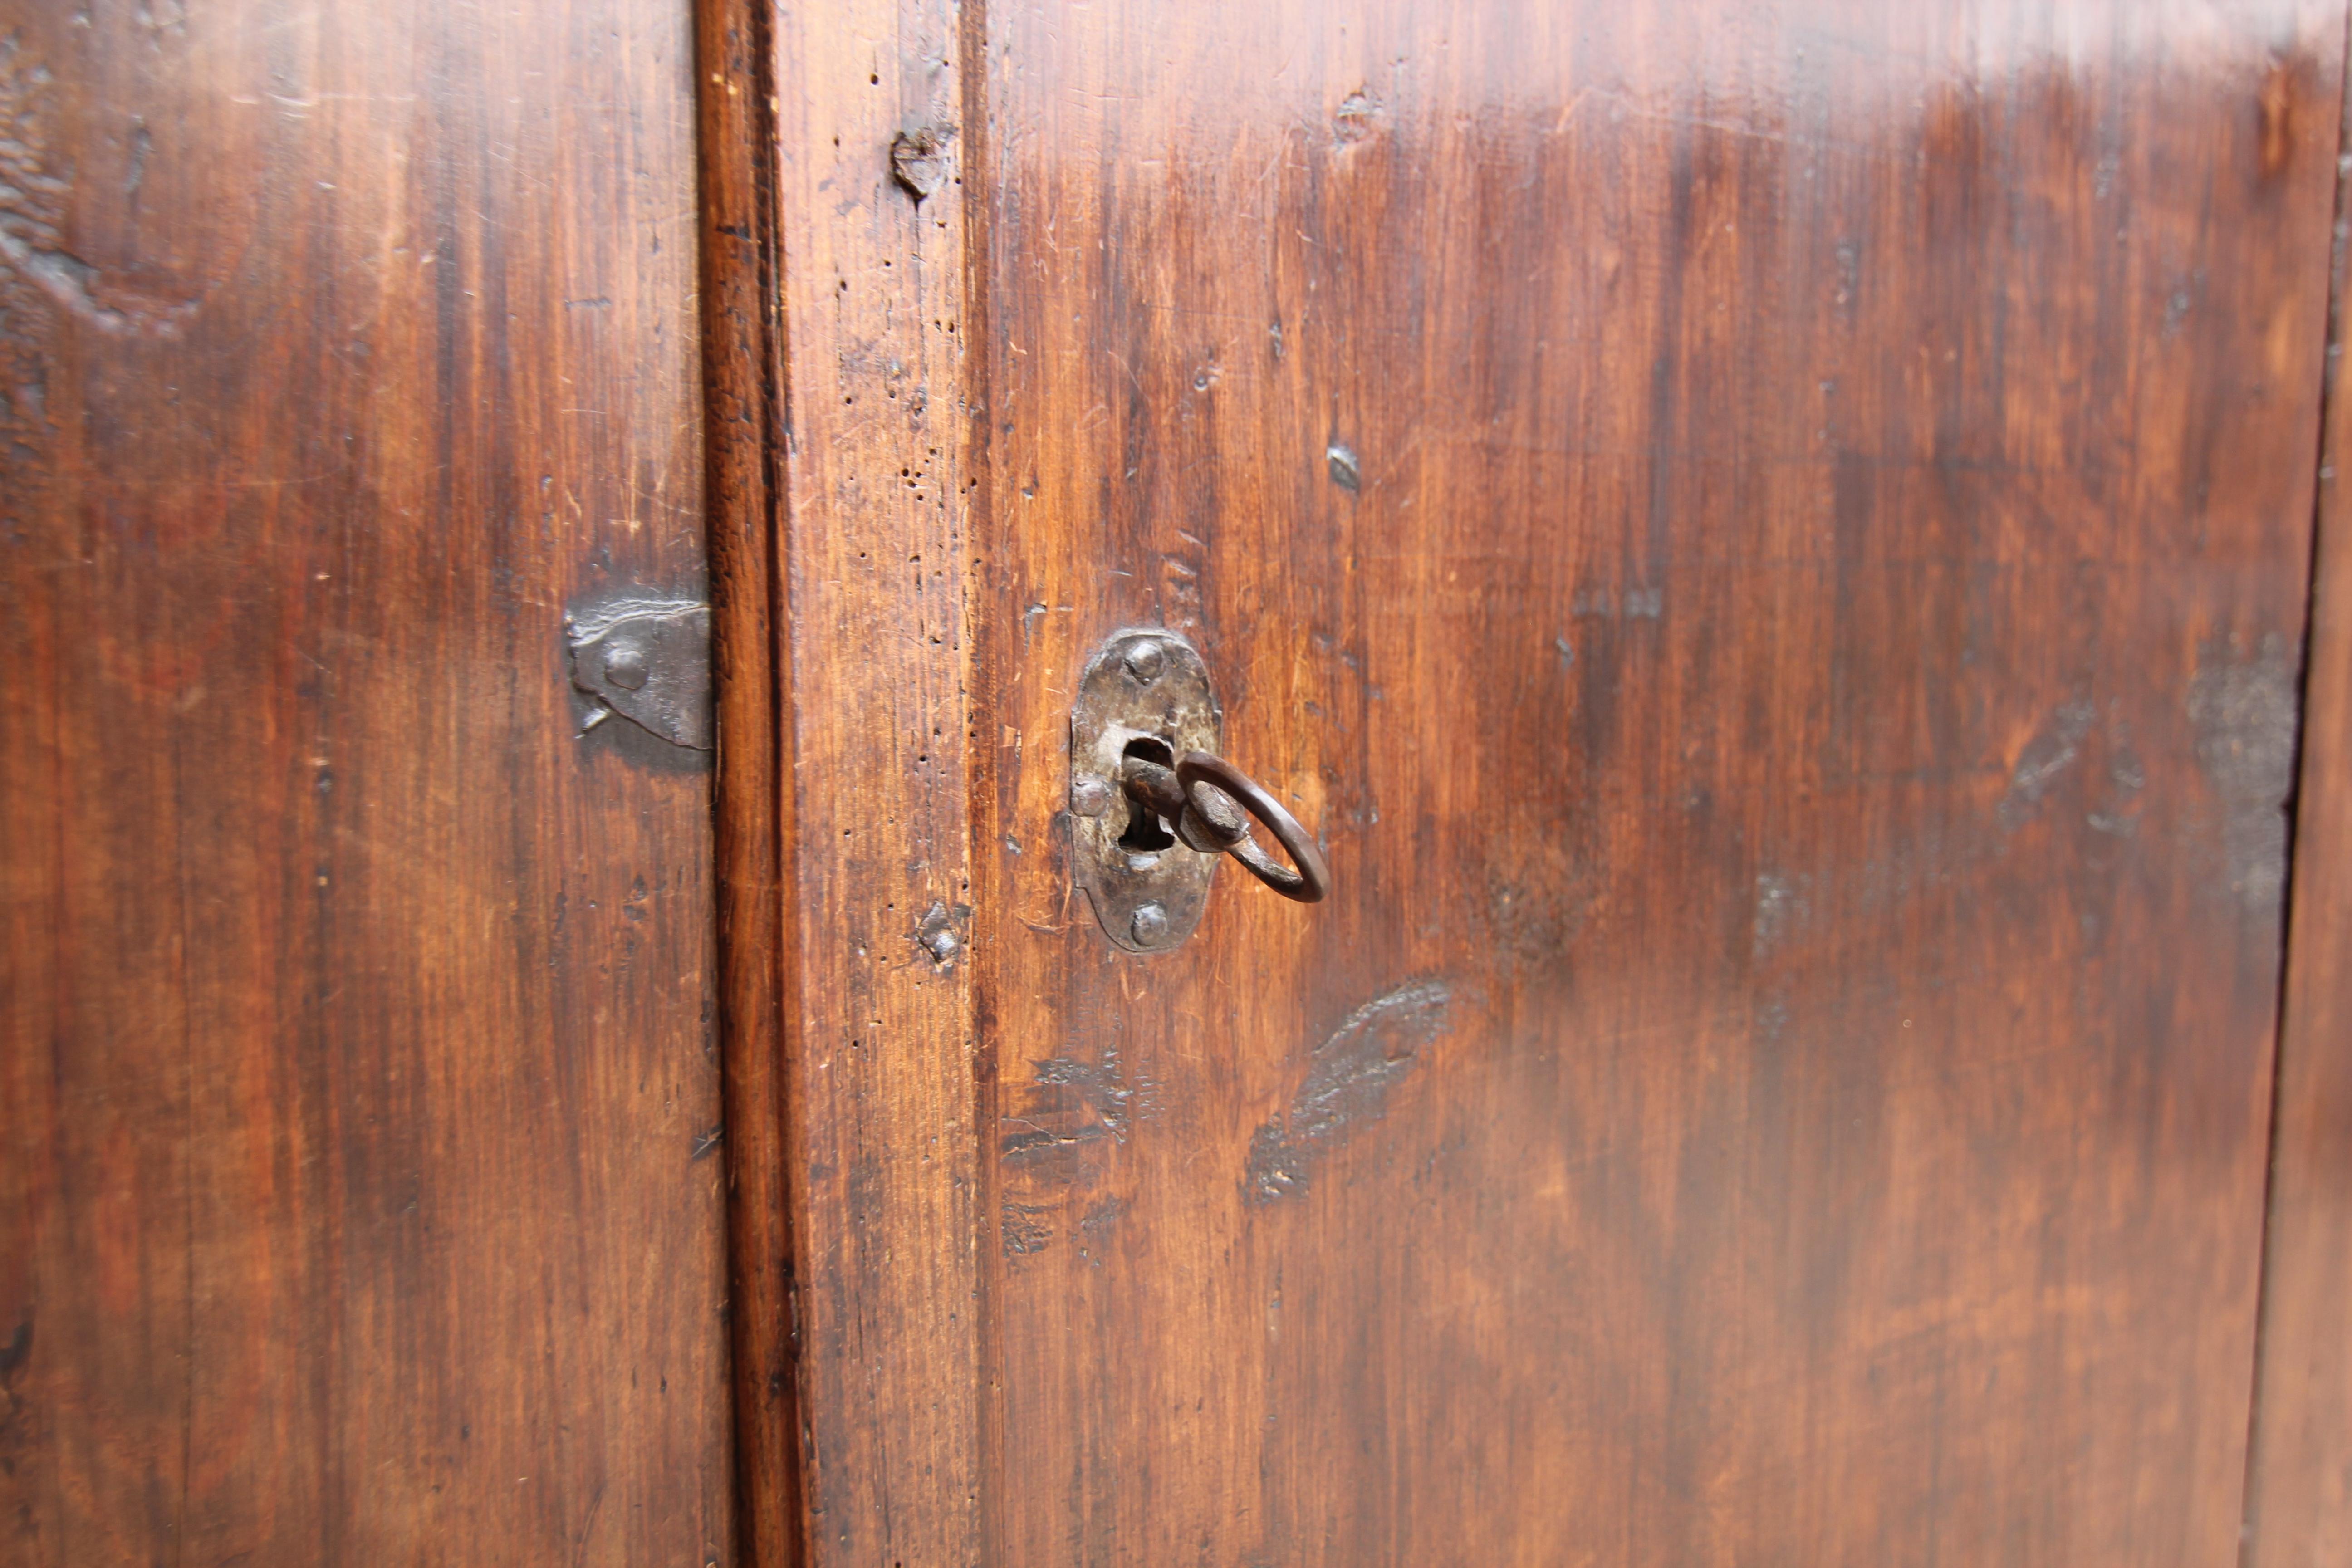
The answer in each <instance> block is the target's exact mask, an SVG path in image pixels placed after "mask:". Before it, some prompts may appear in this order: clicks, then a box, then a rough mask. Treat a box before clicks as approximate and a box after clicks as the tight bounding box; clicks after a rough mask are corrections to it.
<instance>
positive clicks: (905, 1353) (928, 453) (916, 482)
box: [773, 0, 979, 1565]
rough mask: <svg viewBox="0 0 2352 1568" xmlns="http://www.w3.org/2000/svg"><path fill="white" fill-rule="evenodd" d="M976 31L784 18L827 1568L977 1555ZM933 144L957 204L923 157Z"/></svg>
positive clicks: (790, 539) (933, 162)
mask: <svg viewBox="0 0 2352 1568" xmlns="http://www.w3.org/2000/svg"><path fill="white" fill-rule="evenodd" d="M958 26H959V14H958V12H957V10H956V8H955V7H954V6H953V5H950V4H947V3H945V0H906V3H905V4H894V3H888V0H855V3H850V4H836V5H809V6H793V7H790V8H787V9H784V10H782V11H780V12H778V13H777V15H776V17H775V34H774V44H773V50H774V53H773V58H774V59H775V61H776V68H775V69H776V100H777V103H778V105H779V107H778V110H777V124H776V135H777V142H776V148H777V155H778V176H777V187H776V203H777V212H778V214H779V219H778V221H779V228H780V233H781V237H782V257H783V276H782V294H783V301H784V305H783V313H784V318H785V321H786V325H787V334H788V338H789V343H790V346H789V351H788V353H787V354H786V356H785V357H786V374H785V382H784V384H785V414H786V418H787V421H788V432H787V435H786V437H785V445H784V464H783V484H784V491H783V498H782V500H783V521H782V548H781V552H780V553H781V566H782V574H783V579H782V609H781V614H780V621H781V624H782V625H783V626H785V627H786V628H788V629H787V633H786V636H785V639H784V640H785V644H786V647H785V652H784V656H783V660H782V671H783V689H784V704H785V719H784V729H783V739H784V745H785V748H786V750H785V754H786V755H787V756H788V757H789V759H790V765H789V768H788V770H787V771H786V773H785V774H784V777H783V779H782V798H781V800H780V801H779V805H778V812H779V816H780V818H781V820H782V822H783V823H784V824H785V829H784V831H785V838H784V842H783V848H782V864H783V868H784V879H785V882H786V884H787V886H788V887H789V888H790V889H791V899H790V904H789V910H788V913H787V916H786V919H787V925H788V930H787V931H786V936H785V943H784V957H783V986H784V994H785V996H786V998H787V1001H786V1013H785V1036H784V1042H783V1062H784V1069H783V1081H784V1089H785V1099H786V1106H787V1114H786V1117H785V1123H784V1134H785V1152H786V1153H785V1157H786V1165H787V1170H788V1181H789V1183H790V1184H791V1186H792V1189H793V1210H794V1213H793V1247H794V1251H793V1290H794V1294H793V1319H792V1322H793V1333H794V1335H795V1337H796V1343H797V1347H798V1354H799V1363H798V1368H799V1378H800V1387H799V1398H800V1407H801V1412H802V1431H801V1437H800V1442H801V1479H800V1485H801V1506H802V1508H803V1510H804V1517H805V1535H806V1542H807V1547H808V1552H809V1556H808V1561H810V1562H813V1563H906V1564H909V1565H912V1564H960V1563H973V1562H976V1561H978V1542H977V1534H976V1531H977V1512H976V1499H975V1496H974V1491H973V1482H974V1479H975V1477H976V1475H977V1473H978V1470H977V1466H978V1449H977V1444H978V1431H977V1421H978V1400H979V1391H978V1366H977V1362H976V1349H975V1347H976V1343H977V1338H976V1336H977V1333H978V1303H977V1300H976V1296H975V1293H976V1288H977V1284H978V1273H979V1260H978V1255H977V1244H978V1225H977V1219H976V1215H975V1198H976V1187H977V1171H976V1166H977V1164H978V1161H979V1148H978V1137H979V1133H978V1128H977V1125H976V1123H975V1121H974V1120H973V1099H974V1089H973V1075H974V1070H975V1051H974V1037H973V1024H972V1016H971V984H970V976H971V963H972V962H973V955H972V952H971V946H970V936H971V932H970V920H969V917H970V912H971V911H970V900H971V891H970V888H971V884H970V872H969V864H970V858H971V851H970V846H969V842H968V835H969V824H970V821H971V812H970V808H969V799H968V790H967V784H966V773H965V761H966V757H967V755H968V753H969V747H970V739H969V724H970V720H969V719H968V717H967V700H966V687H967V668H968V661H969V657H970V655H969V649H968V647H967V644H966V640H965V629H964V628H965V622H964V594H965V579H966V573H967V561H968V552H970V551H971V539H970V534H969V525H968V523H967V521H966V517H965V511H966V504H967V499H968V494H969V491H970V487H971V479H970V478H969V477H968V467H969V465H968V450H969V447H970V445H971V441H972V438H973V437H972V429H971V426H972V421H973V419H974V416H976V415H977V414H978V413H979V408H978V406H977V405H976V404H974V403H972V402H971V401H970V400H969V398H968V387H967V380H966V374H967V364H968V356H967V353H966V351H965V348H964V344H965V342H966V337H965V333H964V330H963V325H962V322H963V309H962V305H963V300H964V297H965V290H966V272H965V268H966V249H965V247H966V237H965V232H964V227H963V222H964V211H965V208H964V204H963V200H962V189H963V187H962V185H961V184H960V183H958V180H957V178H956V176H955V175H954V174H953V173H952V170H953V169H954V168H955V167H956V166H957V165H958V164H959V163H961V162H962V161H964V160H967V159H968V158H969V157H970V155H971V153H970V147H971V141H970V139H967V138H963V137H960V136H958V135H957V134H956V132H957V131H958V128H959V125H960V121H961V109H962V95H963V86H962V83H963V77H962V74H961V70H960V68H959V60H960V56H961V47H960V40H959V37H958ZM902 136H904V137H907V138H908V139H909V142H908V143H907V145H908V146H911V145H913V143H914V142H917V141H919V142H920V143H921V144H922V145H923V146H924V147H926V148H928V149H929V152H927V153H924V154H922V155H923V156H924V157H925V158H927V159H928V160H929V167H928V168H926V169H924V170H919V171H915V172H916V173H917V174H919V177H920V178H922V179H923V180H925V181H929V179H930V177H931V175H932V174H937V173H938V172H939V171H940V170H943V169H944V170H946V171H949V172H948V173H946V174H944V175H943V176H942V177H940V180H939V182H938V183H937V184H934V185H933V188H931V189H930V190H929V193H928V194H927V195H922V196H921V198H920V199H919V200H918V194H917V191H916V190H915V189H913V188H910V187H909V186H908V185H907V184H902V183H901V182H900V180H899V179H898V170H897V164H898V160H897V159H895V158H894V156H893V151H892V150H893V147H894V144H898V143H899V139H900V138H901V137H902Z"/></svg>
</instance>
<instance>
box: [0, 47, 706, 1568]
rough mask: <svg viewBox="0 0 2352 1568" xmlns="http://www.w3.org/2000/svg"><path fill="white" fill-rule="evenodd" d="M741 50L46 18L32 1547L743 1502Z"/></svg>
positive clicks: (13, 1500) (240, 1558) (8, 1246)
mask: <svg viewBox="0 0 2352 1568" xmlns="http://www.w3.org/2000/svg"><path fill="white" fill-rule="evenodd" d="M692 49H693V34H692V30H691V23H690V18H689V16H688V13H687V10H686V8H685V7H684V6H683V5H674V4H650V3H639V0H577V3H570V4H549V5H532V6H527V7H504V8H501V7H479V6H439V5H420V6H413V7H412V6H387V5H371V4H364V3H358V0H353V3H338V4H327V5H306V6H293V7H289V6H282V5H267V4H260V3H237V0H229V3H224V4H206V5H173V4H156V5H137V6H131V5H95V6H88V7H74V6H65V5H19V6H14V7H10V8H9V14H8V16H7V19H6V20H5V22H0V468H5V479H0V622H5V627H6V634H5V635H6V643H7V647H8V648H9V649H10V653H9V656H8V665H9V672H8V677H7V679H5V681H0V731H5V737H6V738H5V744H0V820H5V824H6V840H5V847H4V848H0V879H4V880H0V911H5V913H0V919H5V922H6V926H5V931H0V1017H5V1035H0V1390H4V1391H5V1392H0V1561H5V1562H6V1563H10V1564H25V1565H26V1568H33V1565H47V1564H68V1563H70V1564H74V1565H76V1568H80V1565H84V1564H108V1563H163V1562H168V1563H190V1564H194V1563H207V1564H210V1563H252V1564H263V1563H630V1564H645V1563H694V1564H700V1563H707V1562H714V1561H721V1560H724V1559H726V1558H727V1557H728V1555H729V1552H730V1548H729V1539H728V1513H727V1500H728V1488H727V1462H728V1457H727V1436H726V1434H727V1425H726V1422H727V1400H726V1387H725V1364H726V1358H725V1324H724V1321H723V1317H722V1295H723V1291H722V1281H721V1266H722V1252H721V1194H720V1175H721V1172H722V1168H723V1159H722V1158H721V1152H722V1150H723V1144H722V1143H721V1142H719V1079H718V1070H717V1062H716V1058H715V1052H714V1047H715V1039H714V1035H713V1030H712V1023H711V1012H712V1007H711V1004H712V1001H713V993H714V984H715V974H714V971H713V966H712V940H713V939H712V920H711V910H712V884H711V877H710V847H709V827H708V822H709V804H708V798H709V768H708V763H707V761H705V760H698V759H696V758H693V757H689V756H685V755H682V754H679V753H677V752H675V751H674V750H672V749H669V748H667V747H665V746H664V745H663V744H662V743H661V742H655V741H652V740H651V739H650V738H649V737H647V736H646V735H644V734H642V733H641V732H636V731H631V729H630V727H629V726H628V725H627V724H626V722H625V721H613V722H610V723H608V724H606V725H605V726H604V728H603V729H601V730H598V731H594V732H593V734H591V735H590V736H589V737H588V738H587V739H585V740H583V739H580V738H579V737H578V728H579V722H580V718H581V715H580V713H579V712H578V711H577V710H575V708H574V705H573V702H572V698H571V696H570V695H569V693H568V690H567V681H566V675H565V659H564V632H563V619H564V613H565V608H566V606H567V605H568V604H571V603H573V602H575V601H579V600H583V599H593V598H595V597H598V596H600V595H608V594H611V593H614V592H620V591H627V590H634V591H638V592H644V591H659V592H671V593H683V594H688V595H699V594H700V593H701V592H702V589H703V583H702V574H703V568H704V544H703V537H702V529H701V523H700V496H701V479H702V469H701V461H702V458H701V451H700V445H699V431H698V424H699V416H700V406H701V405H700V394H699V391H698V375H697V365H698V338H699V334H698V327H697V323H696V318H695V311H694V288H695V256H696V245H695V221H694V211H695V178H694V141H693V131H694V100H693V86H692V79H691V76H690V71H691V67H692Z"/></svg>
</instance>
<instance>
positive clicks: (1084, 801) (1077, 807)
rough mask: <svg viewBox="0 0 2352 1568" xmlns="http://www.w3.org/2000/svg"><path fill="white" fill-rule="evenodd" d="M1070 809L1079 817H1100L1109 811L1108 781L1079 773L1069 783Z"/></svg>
mask: <svg viewBox="0 0 2352 1568" xmlns="http://www.w3.org/2000/svg"><path fill="white" fill-rule="evenodd" d="M1070 809H1071V810H1072V811H1074V812H1076V813H1077V814H1078V815H1079V816H1101V815H1102V814H1103V813H1104V812H1106V811H1108V810H1109V809H1110V781H1109V780H1108V779H1103V778H1097V777H1096V776H1095V775H1094V774H1092V773H1080V774H1079V775H1078V776H1077V777H1076V778H1074V779H1072V780H1071V781H1070Z"/></svg>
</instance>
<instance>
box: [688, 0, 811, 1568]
mask: <svg viewBox="0 0 2352 1568" xmlns="http://www.w3.org/2000/svg"><path fill="white" fill-rule="evenodd" d="M769 17H770V10H769V7H768V6H767V5H765V4H764V3H763V0H701V4H699V5H698V6H697V8H696V60H697V68H696V72H695V81H696V87H697V90H698V97H699V103H700V109H701V115H700V127H699V136H698V146H699V151H700V164H701V173H702V201H701V245H702V249H701V256H702V320H703V374H704V385H705V387H706V389H707V397H708V402H707V416H706V418H705V420H704V424H703V429H704V432H705V451H706V455H707V467H706V473H707V477H708V496H709V537H710V605H711V661H712V677H713V685H714V687H715V700H716V708H717V712H716V715H715V716H716V718H717V721H718V726H717V727H718V735H719V746H718V757H717V762H718V767H717V778H716V781H715V782H716V786H717V787H716V795H715V800H714V805H715V811H714V823H713V835H712V836H713V840H714V852H715V855H716V858H717V863H718V871H719V878H718V905H719V908H718V914H719V1029H720V1034H721V1052H722V1057H723V1059H724V1062H725V1067H726V1100H727V1117H726V1121H727V1175H728V1263H729V1268H728V1309H729V1310H728V1328H729V1331H730V1341H731V1344H730V1349H731V1352H732V1358H731V1363H730V1364H731V1366H732V1369H733V1373H734V1377H733V1398H734V1411H735V1425H734V1433H735V1461H736V1464H735V1516H736V1521H737V1542H738V1544H739V1546H740V1550H741V1553H742V1557H743V1560H744V1561H745V1562H748V1563H758V1564H762V1565H783V1564H790V1563H796V1562H798V1561H800V1557H799V1552H800V1542H801V1539H802V1536H803V1527H802V1514H801V1500H800V1441H799V1437H800V1405H799V1399H798V1382H797V1378H796V1376H795V1373H796V1367H795V1364H794V1359H793V1337H792V1287H793V1232H792V1203H793V1197H792V1184H791V1181H790V1179H789V1175H790V1173H789V1166H788V1163H787V1160H786V1157H785V1150H784V1117H785V1111H786V1107H785V1104H784V1079H783V1039H784V1005H785V999H784V994H783V951H784V938H785V931H786V925H785V918H784V910H785V908H786V903H787V897H788V889H787V888H786V886H785V882H784V875H783V864H782V848H783V843H784V840H785V837H787V834H788V832H789V822H788V819H787V818H786V817H785V816H784V815H783V812H784V809H785V808H786V807H787V806H788V805H789V803H788V802H787V801H785V799H784V797H783V796H782V794H781V793H780V792H781V790H782V779H783V777H784V773H783V766H784V763H783V757H782V751H781V747H782V740H783V735H782V689H781V684H780V681H779V669H780V665H781V660H782V651H783V645H782V641H781V640H780V637H779V628H778V622H777V619H776V611H777V609H778V608H779V607H780V596H781V586H782V584H781V578H780V576H779V572H778V565H777V548H778V521H779V506H780V501H781V497H782V473H781V468H782V462H783V437H784V385H783V350H784V321H783V314H782V305H783V300H782V259H783V257H782V237H781V236H780V235H779V233H778V232H777V222H778V218H779V216H780V215H779V213H778V210H777V207H776V199H775V196H776V181H775V171H776V160H775V153H774V149H775V124H776V111H775V103H776V97H775V93H776V81H775V57H774V53H773V47H772V36H771V34H772V29H771V26H770V19H769Z"/></svg>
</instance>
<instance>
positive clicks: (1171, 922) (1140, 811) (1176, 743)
mask: <svg viewBox="0 0 2352 1568" xmlns="http://www.w3.org/2000/svg"><path fill="white" fill-rule="evenodd" d="M1223 732H1224V714H1223V712H1222V711H1221V710H1219V709H1218V707H1217V700H1216V696H1215V693H1214V692H1213V691H1212V690H1211V689H1210V687H1209V667H1208V665H1207V664H1205V663H1204V662H1202V658H1201V655H1200V651H1199V650H1198V649H1197V648H1195V647H1193V646H1192V644H1191V643H1189V642H1187V641H1185V640H1184V638H1183V637H1181V636H1179V635H1178V634H1177V633H1175V632H1171V631H1167V630H1164V629H1161V628H1159V627H1131V628H1129V629H1127V630H1125V631H1118V632H1114V633H1112V634H1111V635H1110V637H1108V638H1107V639H1106V640H1105V641H1104V642H1103V644H1102V646H1101V647H1097V648H1096V649H1095V651H1094V654H1093V656H1092V657H1091V658H1088V659H1087V667H1086V669H1085V671H1084V672H1083V673H1082V674H1080V676H1079V677H1078V691H1077V698H1076V701H1075V702H1074V703H1073V704H1072V705H1071V709H1070V793H1069V803H1070V850H1071V862H1072V866H1073V868H1074V870H1075V873H1076V877H1077V880H1078V886H1079V887H1081V888H1083V889H1086V894H1087V900H1088V901H1089V902H1090V903H1091V904H1092V905H1093V906H1094V910H1095V916H1096V918H1097V920H1099V921H1101V922H1102V928H1103V934H1104V935H1105V936H1108V938H1110V940H1111V942H1112V943H1113V944H1114V945H1116V946H1118V947H1119V948H1121V949H1124V950H1125V951H1127V952H1140V953H1148V952H1167V951H1168V950H1170V949H1171V948H1173V947H1175V946H1177V945H1178V944H1179V943H1181V942H1183V940H1184V939H1185V938H1186V937H1188V936H1190V935H1192V928H1193V927H1195V926H1197V925H1199V924H1200V923H1201V913H1202V910H1203V909H1205V908H1206V907H1207V905H1208V900H1209V884H1210V881H1211V879H1213V878H1214V877H1215V875H1216V871H1217V862H1218V861H1219V860H1221V859H1223V858H1224V857H1223V855H1220V854H1204V853H1202V851H1200V850H1198V849H1194V848H1192V847H1190V846H1188V845H1186V844H1184V843H1182V842H1181V841H1180V840H1178V839H1177V838H1176V837H1175V836H1174V835H1173V834H1171V832H1169V831H1168V827H1167V826H1166V824H1164V823H1163V822H1162V820H1161V819H1160V817H1159V816H1156V815H1155V814H1154V813H1152V812H1151V811H1150V809H1149V808H1148V807H1147V806H1145V805H1142V804H1141V803H1140V802H1139V801H1136V800H1134V799H1132V798H1130V797H1129V795H1128V793H1127V791H1126V790H1125V789H1123V788H1122V787H1121V785H1120V779H1121V775H1122V773H1123V772H1124V771H1125V769H1126V767H1127V765H1128V763H1129V759H1131V758H1133V759H1140V760H1145V761H1150V762H1155V763H1160V765H1161V766H1163V767H1173V766H1174V765H1175V763H1176V761H1177V759H1179V758H1181V757H1183V756H1185V755H1186V754H1188V753H1190V752H1214V751H1216V750H1217V749H1218V745H1219V742H1220V741H1221V740H1222V738H1223Z"/></svg>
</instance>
